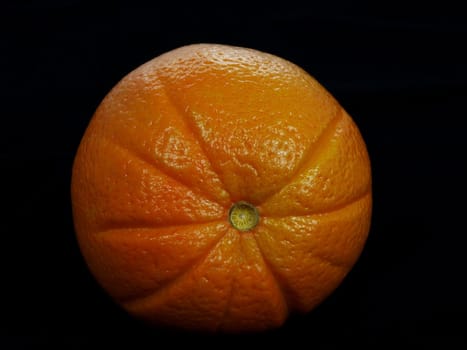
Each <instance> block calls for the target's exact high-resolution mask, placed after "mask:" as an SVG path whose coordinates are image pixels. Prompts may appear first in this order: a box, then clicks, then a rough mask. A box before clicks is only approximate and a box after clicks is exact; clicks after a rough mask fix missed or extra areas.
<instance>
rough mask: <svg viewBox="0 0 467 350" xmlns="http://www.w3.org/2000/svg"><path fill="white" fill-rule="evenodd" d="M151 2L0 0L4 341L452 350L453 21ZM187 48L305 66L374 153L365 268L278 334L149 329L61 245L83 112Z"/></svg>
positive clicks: (392, 13)
mask: <svg viewBox="0 0 467 350" xmlns="http://www.w3.org/2000/svg"><path fill="white" fill-rule="evenodd" d="M156 3H157V2H154V3H153V5H149V4H148V3H142V2H140V1H132V2H127V3H122V2H114V3H113V4H112V5H111V4H106V3H104V2H99V3H98V4H99V5H97V2H96V3H94V4H93V3H92V2H85V1H78V0H76V1H66V0H63V1H58V0H57V1H50V0H49V1H39V2H36V1H24V2H22V1H17V2H15V4H14V5H9V4H6V3H4V4H3V5H1V7H2V11H1V15H0V16H1V18H0V20H1V24H0V26H1V37H0V39H1V40H0V45H1V48H2V51H1V62H0V63H1V70H2V71H1V77H2V79H1V82H2V83H1V87H2V94H1V97H2V101H3V102H2V105H1V107H2V108H1V123H0V125H1V138H0V140H1V141H0V142H1V144H0V145H1V148H0V159H1V162H0V166H1V169H0V171H1V175H0V176H1V178H0V179H1V185H2V196H1V197H2V202H3V209H2V217H3V218H2V219H1V222H0V227H1V265H0V266H1V271H0V272H1V276H0V281H1V284H0V289H1V292H0V293H1V294H0V296H1V299H0V300H1V309H0V317H1V328H0V336H1V338H0V341H1V343H0V347H1V348H5V349H9V348H19V347H36V346H38V345H47V346H52V345H56V346H57V347H62V348H85V347H86V348H89V347H92V346H93V345H97V346H100V347H102V346H105V347H118V346H123V347H125V348H149V347H150V348H163V347H166V346H171V347H173V346H174V344H175V345H176V344H180V343H182V342H187V341H188V342H189V343H188V344H190V345H191V346H198V345H202V346H209V345H215V346H217V347H221V346H222V347H225V346H227V345H233V346H235V347H240V346H241V347H244V346H247V345H248V344H255V345H257V346H261V347H263V346H264V347H268V346H270V345H271V344H272V345H275V344H280V343H283V344H286V346H288V347H292V348H298V347H300V348H309V349H321V348H324V349H330V348H335V347H341V346H346V347H350V346H355V345H357V346H359V347H368V348H373V347H378V348H381V347H384V346H388V347H389V346H394V345H396V346H403V345H412V346H415V347H418V346H420V347H423V348H426V347H429V346H434V347H443V348H453V347H458V346H461V345H464V346H465V345H466V344H467V340H466V332H467V321H466V317H467V302H466V295H467V287H466V284H465V277H466V267H467V264H466V263H465V256H466V253H465V252H466V244H467V239H466V237H465V236H466V234H467V232H466V228H465V225H464V217H465V216H466V213H465V209H466V205H465V203H466V191H465V185H464V183H465V179H466V162H467V161H466V156H465V149H466V143H467V141H466V137H465V134H466V132H465V118H466V116H467V114H466V109H465V105H466V102H467V55H466V53H465V52H464V46H465V45H466V42H467V40H466V39H467V35H466V34H467V17H466V16H465V15H464V11H462V10H461V8H460V7H455V6H451V5H450V4H449V3H448V2H446V1H442V2H438V3H437V4H436V5H429V4H427V3H412V2H410V1H408V2H405V3H404V4H398V5H396V4H395V3H394V2H391V4H390V5H386V4H384V3H381V2H378V1H367V2H360V3H358V4H357V3H355V2H354V3H352V2H350V1H342V2H337V1H329V2H324V1H320V2H315V3H312V4H311V5H310V4H308V5H306V4H294V3H293V2H290V1H287V2H282V3H274V2H272V3H271V2H270V3H266V4H264V5H261V6H260V5H253V3H252V2H249V3H244V4H242V3H239V2H226V3H225V4H224V3H222V2H218V3H216V4H215V5H214V4H210V5H207V4H206V5H202V4H200V3H196V2H193V3H192V4H191V5H185V4H183V3H181V2H175V1H174V2H171V3H168V4H167V3H164V4H163V5H161V4H156ZM198 42H212V43H222V44H231V45H238V46H245V47H251V48H255V49H259V50H262V51H266V52H270V53H272V54H275V55H278V56H281V57H283V58H286V59H288V60H290V61H292V62H294V63H296V64H298V65H299V66H301V67H302V68H304V69H305V70H307V71H308V72H309V73H310V74H312V75H313V76H315V77H316V78H317V79H318V80H319V81H320V82H321V83H322V84H323V85H324V86H325V87H326V88H327V89H328V90H329V91H330V92H331V93H332V94H333V95H334V96H335V97H336V98H337V99H338V100H339V101H340V103H341V104H342V105H343V106H344V108H345V109H346V110H347V111H348V112H349V113H350V115H352V116H353V118H354V120H355V121H356V123H357V124H358V126H359V128H360V130H361V132H362V134H363V136H364V139H365V141H366V143H367V146H368V150H369V153H370V157H371V160H372V169H373V181H374V185H373V190H374V215H373V221H372V228H371V232H370V236H369V240H368V243H367V245H366V248H365V250H364V252H363V255H362V256H361V259H360V260H359V262H358V263H357V265H356V266H355V268H354V269H353V270H352V272H351V273H350V274H349V275H348V277H347V279H346V280H345V281H344V283H343V284H342V285H341V286H340V287H339V288H338V289H337V290H336V292H335V293H333V294H332V295H331V296H330V297H329V298H328V299H327V300H326V301H325V302H324V303H323V304H322V305H320V306H319V307H318V308H317V309H316V310H315V311H313V312H312V313H310V314H307V315H301V316H297V315H295V316H292V317H291V318H290V319H289V321H288V322H287V323H286V324H285V326H284V327H283V328H281V329H279V330H276V331H272V332H267V333H263V334H253V335H237V336H222V335H217V336H213V335H202V334H186V333H178V332H175V331H169V330H158V329H149V328H146V327H145V326H144V325H141V324H139V323H138V322H136V321H134V320H132V319H131V318H130V317H128V316H127V315H126V314H125V313H124V312H123V311H121V310H120V309H119V308H118V307H117V306H115V305H114V304H113V303H112V302H111V301H110V300H109V298H108V297H107V296H106V294H105V293H104V292H103V291H102V290H101V289H100V288H99V287H98V285H97V284H96V282H95V281H94V279H93V278H92V276H91V275H90V273H89V272H88V270H87V268H86V266H85V264H84V261H83V260H82V257H81V255H80V252H79V249H78V246H77V243H76V240H75V237H74V231H73V223H72V218H71V203H70V194H69V187H70V176H71V166H72V161H73V157H74V153H75V151H76V149H77V147H78V144H79V141H80V138H81V136H82V134H83V132H84V130H85V128H86V126H87V123H88V122H89V119H90V118H91V116H92V114H93V112H94V110H95V108H96V107H97V106H98V104H99V103H100V101H101V100H102V98H103V97H104V96H105V94H106V93H107V92H108V91H109V90H110V88H111V87H112V86H113V85H114V84H116V83H117V82H118V81H119V80H120V79H121V78H122V77H123V76H124V75H126V74H127V73H128V72H130V71H131V70H133V69H134V68H136V67H137V66H139V65H140V64H142V63H144V62H146V61H147V60H149V59H151V58H153V57H155V56H157V55H159V54H161V53H163V52H165V51H168V50H171V49H174V48H176V47H179V46H181V45H185V44H190V43H198ZM167 342H170V343H167ZM166 343H167V344H166Z"/></svg>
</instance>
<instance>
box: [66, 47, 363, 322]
mask: <svg viewBox="0 0 467 350" xmlns="http://www.w3.org/2000/svg"><path fill="white" fill-rule="evenodd" d="M72 200H73V215H74V221H75V228H76V232H77V236H78V240H79V243H80V247H81V249H82V252H83V255H84V257H85V259H86V262H87V263H88V265H89V267H90V269H91V271H92V272H93V274H94V275H95V276H96V279H97V280H98V281H99V282H100V283H101V285H102V286H103V287H104V288H105V289H106V290H107V291H108V292H109V294H110V295H111V296H112V297H113V298H114V299H115V300H116V301H117V302H119V303H121V304H122V305H123V307H125V308H126V309H127V310H128V311H129V312H130V313H132V314H134V315H136V316H139V317H141V318H143V319H145V320H147V321H148V322H152V323H155V324H164V325H169V326H177V327H182V328H188V329H201V330H224V331H244V330H250V331H252V330H261V329H267V328H272V327H278V326H279V325H281V324H282V323H283V322H284V320H285V319H286V317H287V314H288V313H289V312H290V311H302V312H305V311H309V310H310V309H312V308H313V307H315V306H316V305H317V304H318V303H319V302H321V301H322V300H323V299H324V298H325V297H326V296H327V295H329V293H331V292H332V290H333V289H335V288H336V287H337V285H338V284H339V283H340V282H341V281H342V279H343V278H344V277H345V275H346V274H347V272H348V271H349V270H350V268H351V267H352V265H353V264H354V263H355V261H356V260H357V258H358V255H359V254H360V252H361V250H362V248H363V245H364V242H365V240H366V236H367V234H368V230H369V224H370V217H371V173H370V163H369V159H368V154H367V152H366V147H365V144H364V142H363V140H362V138H361V135H360V133H359V131H358V129H357V127H356V125H355V124H354V123H353V121H352V119H351V118H350V116H348V114H347V113H346V112H345V111H344V110H343V109H342V107H341V106H340V105H339V104H338V103H337V102H336V101H335V100H334V98H333V97H332V96H331V95H330V94H329V93H328V92H327V91H326V90H325V89H324V88H323V87H322V86H321V85H319V83H318V82H316V80H314V79H313V78H312V77H310V76H309V75H308V74H306V73H305V72H304V71H303V70H301V69H300V68H298V67H297V66H295V65H293V64H291V63H290V62H287V61H285V60H282V59H280V58H278V57H275V56H272V55H269V54H265V53H261V52H258V51H255V50H250V49H243V48H236V47H229V46H223V45H208V44H204V45H192V46H187V47H183V48H180V49H177V50H174V51H171V52H169V53H167V54H164V55H162V56H159V57H158V58H155V59H154V60H151V61H149V62H148V63H146V64H144V65H143V66H141V67H139V68H137V69H136V70H135V71H133V72H131V73H130V74H129V75H128V76H126V77H125V78H124V79H123V80H122V81H121V82H120V83H118V84H117V85H116V87H114V89H113V90H112V91H111V92H110V93H109V94H108V95H107V96H106V98H105V99H104V100H103V102H102V103H101V105H100V106H99V108H98V109H97V111H96V113H95V115H94V117H93V119H92V120H91V123H90V125H89V127H88V129H87V130H86V133H85V135H84V137H83V140H82V142H81V145H80V147H79V149H78V152H77V155H76V159H75V163H74V168H73V178H72ZM236 201H247V202H249V203H252V204H254V205H256V206H257V207H258V210H259V214H260V222H259V224H258V225H257V226H256V227H255V228H254V229H253V230H251V231H248V232H238V231H236V230H234V229H233V228H232V227H231V226H229V224H228V218H227V213H228V210H229V209H230V206H231V205H232V204H233V203H235V202H236Z"/></svg>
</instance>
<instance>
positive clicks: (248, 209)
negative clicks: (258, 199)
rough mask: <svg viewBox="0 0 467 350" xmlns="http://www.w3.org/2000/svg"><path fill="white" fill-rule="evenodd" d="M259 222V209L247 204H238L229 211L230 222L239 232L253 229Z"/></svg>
mask: <svg viewBox="0 0 467 350" xmlns="http://www.w3.org/2000/svg"><path fill="white" fill-rule="evenodd" d="M258 221H259V213H258V209H256V208H255V207H254V206H253V205H252V204H250V203H247V202H243V201H241V202H237V203H235V204H234V205H232V207H231V208H230V210H229V222H230V224H231V225H232V226H233V227H234V228H236V229H237V230H239V231H249V230H251V229H253V228H254V227H255V226H256V225H257V224H258Z"/></svg>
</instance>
